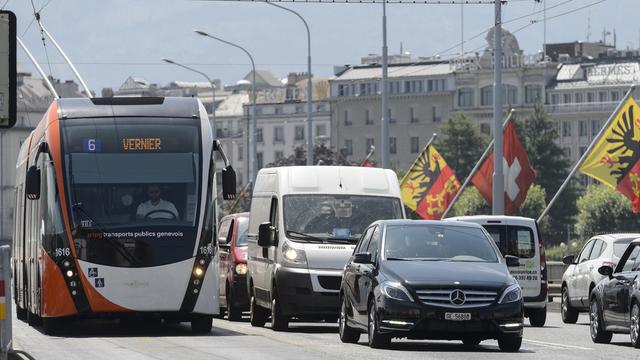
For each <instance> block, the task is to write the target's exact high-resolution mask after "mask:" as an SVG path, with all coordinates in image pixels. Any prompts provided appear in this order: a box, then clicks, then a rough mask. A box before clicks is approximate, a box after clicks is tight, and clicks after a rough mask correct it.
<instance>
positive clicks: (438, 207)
mask: <svg viewBox="0 0 640 360" xmlns="http://www.w3.org/2000/svg"><path fill="white" fill-rule="evenodd" d="M400 189H401V190H402V201H403V202H404V204H405V205H406V206H407V207H409V208H410V209H411V210H413V211H415V212H416V213H417V214H418V215H420V217H422V218H423V219H429V220H439V219H440V218H441V217H442V214H443V213H444V211H445V210H446V209H447V207H448V206H449V204H450V203H451V200H453V197H454V196H455V195H456V194H457V192H458V190H459V189H460V182H459V181H458V179H457V178H456V176H455V175H454V173H453V171H452V170H451V168H450V167H449V165H447V163H446V162H445V161H444V159H443V158H442V156H440V154H439V153H438V152H437V151H436V149H435V148H434V147H433V145H429V146H428V147H427V148H425V149H424V150H423V151H422V153H420V155H419V156H418V158H417V159H416V161H415V162H414V163H413V165H411V168H409V171H408V172H407V174H406V175H405V176H404V177H403V178H402V181H401V182H400Z"/></svg>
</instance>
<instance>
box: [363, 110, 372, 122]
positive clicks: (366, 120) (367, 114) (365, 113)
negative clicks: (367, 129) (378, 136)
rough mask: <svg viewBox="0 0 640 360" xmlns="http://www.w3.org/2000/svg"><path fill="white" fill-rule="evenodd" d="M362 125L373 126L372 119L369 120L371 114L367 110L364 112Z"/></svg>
mask: <svg viewBox="0 0 640 360" xmlns="http://www.w3.org/2000/svg"><path fill="white" fill-rule="evenodd" d="M364 123H365V124H366V125H373V119H372V118H371V112H369V110H368V109H367V110H365V111H364Z"/></svg>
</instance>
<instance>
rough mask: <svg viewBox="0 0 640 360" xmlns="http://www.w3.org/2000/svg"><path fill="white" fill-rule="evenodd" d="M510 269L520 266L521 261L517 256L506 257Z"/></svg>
mask: <svg viewBox="0 0 640 360" xmlns="http://www.w3.org/2000/svg"><path fill="white" fill-rule="evenodd" d="M504 259H505V260H506V261H507V266H508V267H514V266H520V259H518V257H517V256H513V255H507V256H505V257H504Z"/></svg>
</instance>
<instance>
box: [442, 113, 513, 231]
mask: <svg viewBox="0 0 640 360" xmlns="http://www.w3.org/2000/svg"><path fill="white" fill-rule="evenodd" d="M513 110H514V109H511V110H510V111H509V115H508V116H507V119H506V120H505V121H504V122H503V123H502V129H503V131H504V127H505V126H507V124H508V123H509V121H510V120H511V117H512V116H513ZM492 148H493V140H491V142H490V143H489V145H487V148H486V149H485V150H484V153H482V156H481V157H480V160H478V162H477V163H476V165H475V166H474V167H473V169H471V172H469V175H467V178H466V179H464V182H463V183H462V186H460V189H459V190H458V192H457V193H456V196H454V197H453V199H452V200H451V202H450V203H449V206H448V207H447V210H445V211H444V212H443V213H442V216H441V217H440V220H442V219H444V218H445V217H447V214H449V211H450V210H451V209H453V205H455V203H456V201H458V198H459V197H460V195H462V190H464V189H465V188H466V187H467V185H469V182H470V181H471V179H472V178H473V175H475V174H476V172H477V171H478V169H479V168H480V166H482V163H483V162H484V160H485V159H486V158H487V156H489V153H490V152H491V149H492Z"/></svg>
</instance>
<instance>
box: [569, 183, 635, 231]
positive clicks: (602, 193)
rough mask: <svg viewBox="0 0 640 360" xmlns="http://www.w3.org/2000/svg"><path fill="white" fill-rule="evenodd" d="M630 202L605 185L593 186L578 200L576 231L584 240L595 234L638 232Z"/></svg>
mask: <svg viewBox="0 0 640 360" xmlns="http://www.w3.org/2000/svg"><path fill="white" fill-rule="evenodd" d="M639 220H640V217H639V216H638V215H636V214H634V213H633V211H632V209H631V201H629V199H627V198H626V197H625V196H624V195H622V194H620V193H618V192H616V191H615V190H613V189H611V188H609V187H608V186H605V185H593V186H590V187H589V188H588V189H587V192H586V193H585V194H584V196H582V197H581V198H580V199H578V223H577V224H576V231H577V232H578V234H579V235H580V238H581V239H583V240H585V239H588V238H590V237H592V236H594V235H597V234H603V233H616V232H624V231H632V232H636V231H638V223H639Z"/></svg>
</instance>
